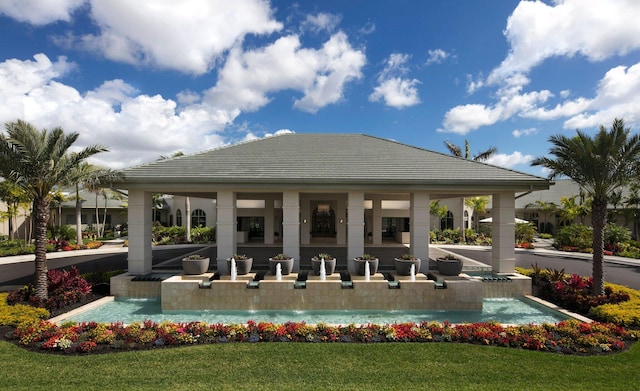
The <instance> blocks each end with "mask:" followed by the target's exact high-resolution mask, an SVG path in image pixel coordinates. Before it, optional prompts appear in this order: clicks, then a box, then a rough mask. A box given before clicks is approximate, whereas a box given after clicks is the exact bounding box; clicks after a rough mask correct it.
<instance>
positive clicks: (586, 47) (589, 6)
mask: <svg viewBox="0 0 640 391" xmlns="http://www.w3.org/2000/svg"><path fill="white" fill-rule="evenodd" d="M638 15H640V2H638V1H636V0H615V1H613V0H555V1H554V4H553V5H547V4H545V3H543V2H541V1H535V2H533V1H521V2H520V3H518V6H517V7H516V9H515V10H514V11H513V13H512V14H511V16H510V17H509V19H508V21H507V27H506V29H505V36H506V38H507V40H508V41H509V44H510V46H511V49H510V51H509V54H508V55H507V57H506V58H505V59H504V61H503V62H502V63H501V64H500V66H498V67H497V68H496V69H494V70H493V71H492V72H491V74H490V75H489V77H488V80H487V81H488V83H489V84H494V83H499V82H501V81H502V80H504V79H505V78H507V77H509V76H511V75H514V74H518V73H528V72H529V70H530V69H532V68H533V67H535V66H537V65H539V64H540V63H542V62H543V61H544V60H545V59H547V58H549V57H554V56H566V57H572V56H575V55H578V54H579V55H582V56H585V57H586V58H587V59H588V60H590V61H600V60H603V59H605V58H608V57H611V56H613V55H624V54H626V53H628V52H630V51H631V50H635V49H638V48H640V24H639V23H637V16H638Z"/></svg>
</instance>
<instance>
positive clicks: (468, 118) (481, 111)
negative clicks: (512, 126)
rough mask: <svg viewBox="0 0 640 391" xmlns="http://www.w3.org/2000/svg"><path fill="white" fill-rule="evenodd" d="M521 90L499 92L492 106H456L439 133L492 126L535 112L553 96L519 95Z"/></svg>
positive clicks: (447, 114)
mask: <svg viewBox="0 0 640 391" xmlns="http://www.w3.org/2000/svg"><path fill="white" fill-rule="evenodd" d="M520 90H521V88H515V87H514V88H507V89H504V90H502V91H501V92H500V94H501V95H502V96H501V98H500V99H499V101H498V102H497V103H496V104H494V105H493V106H487V105H483V104H467V105H461V106H456V107H454V108H452V109H450V110H449V111H447V112H446V114H445V116H444V120H443V122H442V124H443V128H442V129H438V131H439V132H450V133H457V134H467V133H469V132H470V131H472V130H476V129H478V128H479V127H481V126H487V125H493V124H495V123H496V122H498V121H503V120H505V119H507V118H510V117H511V116H513V115H515V114H518V113H523V112H524V113H528V112H531V111H533V110H535V109H536V108H537V107H538V105H539V104H541V103H544V102H545V101H547V99H549V98H550V97H551V96H553V94H552V93H551V92H550V91H547V90H543V91H532V92H527V93H521V92H520Z"/></svg>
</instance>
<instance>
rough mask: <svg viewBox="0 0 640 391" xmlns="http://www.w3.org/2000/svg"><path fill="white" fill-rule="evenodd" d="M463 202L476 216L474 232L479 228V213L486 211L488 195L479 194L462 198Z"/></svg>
mask: <svg viewBox="0 0 640 391" xmlns="http://www.w3.org/2000/svg"><path fill="white" fill-rule="evenodd" d="M464 204H465V205H466V206H468V207H469V208H471V209H473V214H474V216H476V219H475V220H476V227H475V229H476V232H477V231H479V230H480V226H479V224H480V221H479V219H478V217H479V215H480V213H485V212H486V211H487V206H488V205H489V197H488V196H479V197H471V198H467V199H465V200H464Z"/></svg>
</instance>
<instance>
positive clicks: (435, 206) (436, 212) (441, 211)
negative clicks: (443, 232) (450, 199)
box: [429, 200, 449, 230]
mask: <svg viewBox="0 0 640 391" xmlns="http://www.w3.org/2000/svg"><path fill="white" fill-rule="evenodd" d="M448 211H449V208H448V207H447V206H446V205H440V200H433V201H431V202H430V203H429V213H430V214H431V216H433V217H435V218H434V219H433V229H436V230H437V229H438V228H439V227H440V221H441V220H442V218H443V217H446V216H447V212H448Z"/></svg>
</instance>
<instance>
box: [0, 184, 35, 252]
mask: <svg viewBox="0 0 640 391" xmlns="http://www.w3.org/2000/svg"><path fill="white" fill-rule="evenodd" d="M0 199H1V200H3V201H4V202H5V203H6V204H7V211H6V212H2V213H1V214H0V220H4V219H7V221H8V222H9V239H15V232H16V229H17V225H18V222H17V217H18V209H19V208H20V207H21V206H23V205H24V204H27V203H30V202H31V198H29V195H28V194H27V193H25V191H24V190H22V189H21V188H20V187H18V185H16V184H15V183H14V182H13V181H10V180H4V181H2V182H0Z"/></svg>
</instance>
